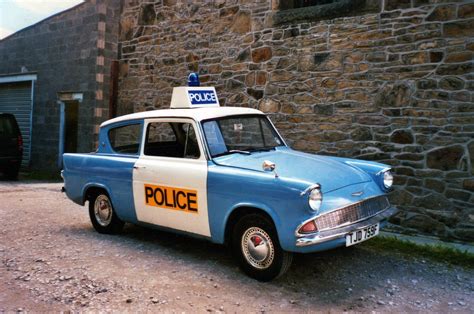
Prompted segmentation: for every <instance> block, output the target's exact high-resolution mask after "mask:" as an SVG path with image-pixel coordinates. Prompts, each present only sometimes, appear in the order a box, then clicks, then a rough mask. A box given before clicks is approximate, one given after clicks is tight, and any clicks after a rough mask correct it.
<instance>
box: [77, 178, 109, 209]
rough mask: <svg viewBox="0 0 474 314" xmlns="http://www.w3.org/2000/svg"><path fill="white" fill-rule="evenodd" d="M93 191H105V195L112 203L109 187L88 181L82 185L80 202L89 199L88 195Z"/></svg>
mask: <svg viewBox="0 0 474 314" xmlns="http://www.w3.org/2000/svg"><path fill="white" fill-rule="evenodd" d="M94 191H105V192H106V193H107V195H108V196H109V199H110V201H111V202H112V205H113V200H112V198H111V194H110V191H109V189H108V188H107V187H106V186H105V185H103V184H100V183H90V184H87V185H86V186H84V189H83V192H82V204H84V203H85V202H86V201H89V200H90V199H89V198H90V196H91V195H93V192H94Z"/></svg>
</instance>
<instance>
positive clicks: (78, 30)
mask: <svg viewBox="0 0 474 314" xmlns="http://www.w3.org/2000/svg"><path fill="white" fill-rule="evenodd" d="M120 3H121V2H120V0H88V1H86V2H85V3H84V4H81V5H79V6H76V7H74V8H72V9H70V10H67V11H64V12H62V13H59V14H57V15H55V16H53V17H51V18H49V19H46V20H44V21H42V22H40V23H38V24H35V25H32V26H30V27H28V28H26V29H24V30H22V31H19V32H17V33H15V34H13V35H12V36H10V37H7V38H5V39H3V40H1V41H0V74H2V75H5V74H15V73H19V72H20V71H21V69H22V67H24V68H26V69H27V71H31V72H36V73H37V78H38V80H37V82H36V84H35V90H34V92H35V94H34V111H33V128H32V158H31V168H32V169H36V170H38V169H39V170H57V160H58V149H59V148H58V147H59V122H60V120H59V119H60V118H59V105H58V104H57V100H58V96H57V93H58V92H79V93H83V96H84V99H83V102H82V103H81V104H80V105H79V124H78V134H79V136H78V147H77V150H78V152H90V151H92V150H94V149H95V142H94V139H95V137H94V135H95V134H97V132H98V125H99V123H101V122H102V121H104V120H105V119H107V118H108V116H107V108H108V90H109V87H108V80H109V74H110V60H111V59H117V40H118V26H119V17H120Z"/></svg>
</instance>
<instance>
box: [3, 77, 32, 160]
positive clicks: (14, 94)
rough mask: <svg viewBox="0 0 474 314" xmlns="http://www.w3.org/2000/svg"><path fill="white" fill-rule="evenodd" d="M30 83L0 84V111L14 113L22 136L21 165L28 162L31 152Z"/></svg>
mask: <svg viewBox="0 0 474 314" xmlns="http://www.w3.org/2000/svg"><path fill="white" fill-rule="evenodd" d="M31 85H32V84H31V81H29V82H21V83H20V82H18V83H2V84H0V112H3V113H12V114H14V115H15V118H16V120H17V122H18V125H19V127H20V130H21V135H22V137H23V160H22V166H23V167H28V165H29V164H30V154H31V115H32V107H31V106H32V101H31V95H32V93H31Z"/></svg>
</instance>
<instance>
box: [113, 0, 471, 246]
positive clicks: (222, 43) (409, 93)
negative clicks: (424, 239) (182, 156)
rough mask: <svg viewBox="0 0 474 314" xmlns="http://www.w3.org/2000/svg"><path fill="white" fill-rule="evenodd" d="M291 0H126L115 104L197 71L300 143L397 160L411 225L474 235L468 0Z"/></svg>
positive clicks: (135, 106) (397, 195) (223, 97)
mask: <svg viewBox="0 0 474 314" xmlns="http://www.w3.org/2000/svg"><path fill="white" fill-rule="evenodd" d="M284 4H285V3H284V1H281V2H280V3H279V2H278V1H270V0H268V1H266V0H265V1H262V0H261V1H245V0H241V1H224V0H217V1H192V2H189V1H180V0H174V1H173V0H163V1H139V0H126V1H125V3H124V9H123V13H122V17H121V34H120V46H121V48H120V49H121V50H120V53H121V66H120V95H119V99H120V103H119V113H128V112H133V111H143V110H151V109H156V108H167V107H168V106H169V102H170V98H171V91H172V87H174V86H179V85H183V84H185V82H186V77H187V75H188V73H189V72H190V71H199V73H200V75H201V80H202V82H203V85H213V86H216V88H217V91H218V94H219V96H220V98H219V100H220V102H221V104H224V105H226V106H249V107H253V108H258V109H260V110H262V111H264V112H266V113H268V114H269V115H270V117H271V119H272V120H273V121H274V122H275V124H276V126H277V127H278V129H279V130H280V131H281V132H282V133H283V136H284V137H285V138H286V139H287V140H288V142H289V143H290V144H291V146H292V147H294V148H295V149H299V150H303V151H307V152H312V153H320V154H329V155H338V156H346V157H355V158H361V159H368V160H376V161H380V162H384V163H387V164H390V165H392V166H393V167H394V168H395V171H396V174H397V176H396V190H395V191H394V192H393V193H392V194H391V201H392V202H393V203H394V204H396V205H397V206H399V208H400V209H402V212H401V213H400V214H399V215H398V216H397V217H395V218H394V219H393V222H394V223H395V224H397V225H398V226H399V227H400V228H402V229H403V230H406V231H415V232H423V233H427V234H434V235H437V236H440V237H444V238H455V239H462V240H468V241H472V240H474V206H473V204H474V178H473V176H474V105H473V101H474V73H473V72H474V71H473V68H474V64H473V51H474V38H473V36H474V4H473V3H472V1H469V2H466V1H429V0H425V1H420V0H415V1H390V0H385V1H382V0H381V1H336V2H335V3H333V4H330V6H333V8H335V10H331V7H324V8H323V7H320V8H317V10H314V8H312V9H310V8H305V9H293V10H289V11H286V12H285V11H283V10H282V8H284V7H285V5H284ZM318 12H319V13H318ZM321 12H323V13H321Z"/></svg>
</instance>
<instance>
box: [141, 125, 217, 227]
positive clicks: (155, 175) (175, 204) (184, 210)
mask: <svg viewBox="0 0 474 314" xmlns="http://www.w3.org/2000/svg"><path fill="white" fill-rule="evenodd" d="M197 130H198V128H197V125H196V123H195V122H194V121H193V120H191V119H177V118H157V119H149V120H146V121H145V125H144V132H145V133H144V134H145V136H144V137H143V143H142V146H141V147H142V148H141V153H140V157H139V159H138V161H137V162H136V163H135V166H134V169H133V194H134V202H135V210H136V214H137V219H138V221H140V222H144V223H149V224H154V225H159V226H163V227H168V228H173V229H177V230H181V231H185V232H189V233H194V234H198V235H202V236H210V229H209V219H208V212H207V160H206V157H205V154H204V150H203V147H202V144H201V141H200V140H199V137H200V136H201V135H200V134H199V133H197Z"/></svg>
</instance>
